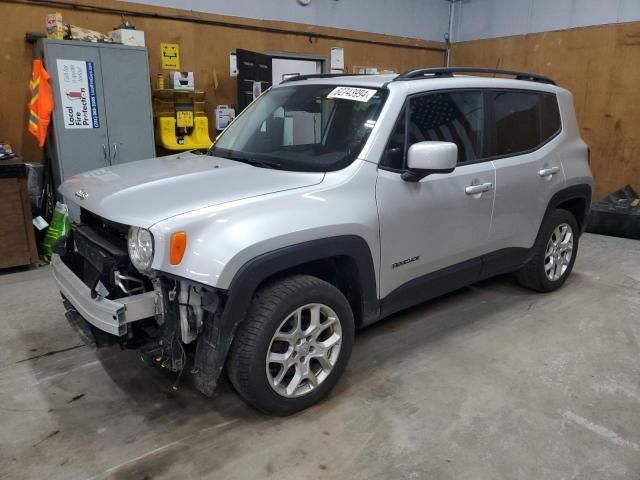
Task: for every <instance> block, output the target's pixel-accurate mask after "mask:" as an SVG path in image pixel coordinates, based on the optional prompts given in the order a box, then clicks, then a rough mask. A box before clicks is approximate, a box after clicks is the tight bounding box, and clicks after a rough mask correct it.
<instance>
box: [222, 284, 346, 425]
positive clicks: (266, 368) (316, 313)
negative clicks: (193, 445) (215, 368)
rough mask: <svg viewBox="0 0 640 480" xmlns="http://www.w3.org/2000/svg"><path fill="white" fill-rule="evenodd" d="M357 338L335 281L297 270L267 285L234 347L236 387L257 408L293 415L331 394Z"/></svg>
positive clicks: (232, 372) (231, 357)
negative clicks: (332, 283)
mask: <svg viewBox="0 0 640 480" xmlns="http://www.w3.org/2000/svg"><path fill="white" fill-rule="evenodd" d="M353 337H354V321H353V314H352V312H351V308H350V306H349V302H348V301H347V299H346V298H345V297H344V295H343V294H342V293H341V292H340V290H338V289H337V288H335V287H334V286H333V285H331V284H329V283H327V282H325V281H323V280H320V279H319V278H316V277H312V276H309V275H296V276H292V277H289V278H285V279H283V280H279V281H276V282H274V283H271V284H268V285H266V286H265V287H262V288H261V289H260V290H259V291H258V292H257V293H256V295H255V297H254V298H253V300H252V302H251V306H250V307H249V312H248V315H247V318H246V319H245V321H244V322H243V323H242V324H241V325H240V326H239V327H238V333H237V334H236V337H235V339H234V341H233V344H232V346H231V351H230V352H229V359H228V366H227V373H228V375H229V379H230V380H231V383H232V384H233V386H234V388H235V389H236V391H237V392H238V393H239V394H240V395H241V396H242V397H243V398H244V399H245V400H246V401H247V403H249V404H250V405H252V406H254V407H255V408H257V409H258V410H261V411H263V412H265V413H268V414H273V415H290V414H292V413H295V412H297V411H300V410H303V409H305V408H307V407H309V406H311V405H313V404H315V403H317V402H318V401H320V400H321V399H322V398H323V397H324V396H325V395H327V394H328V393H329V392H330V391H331V389H332V388H333V387H334V386H335V384H336V383H337V381H338V379H339V378H340V376H341V375H342V373H343V371H344V369H345V367H346V365H347V362H348V360H349V356H350V354H351V347H352V344H353Z"/></svg>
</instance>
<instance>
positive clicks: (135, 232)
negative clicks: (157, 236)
mask: <svg viewBox="0 0 640 480" xmlns="http://www.w3.org/2000/svg"><path fill="white" fill-rule="evenodd" d="M127 246H128V248H129V258H130V259H131V263H133V266H134V267H136V269H138V271H140V272H145V271H147V270H149V269H150V268H151V263H152V262H153V235H151V232H150V231H149V230H146V229H144V228H138V227H131V228H129V238H128V240H127Z"/></svg>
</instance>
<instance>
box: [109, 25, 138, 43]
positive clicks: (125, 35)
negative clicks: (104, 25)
mask: <svg viewBox="0 0 640 480" xmlns="http://www.w3.org/2000/svg"><path fill="white" fill-rule="evenodd" d="M109 38H110V39H111V41H113V42H114V43H122V44H123V45H132V46H134V47H144V32H143V31H142V30H132V29H130V28H119V29H117V30H113V31H112V32H111V33H110V34H109Z"/></svg>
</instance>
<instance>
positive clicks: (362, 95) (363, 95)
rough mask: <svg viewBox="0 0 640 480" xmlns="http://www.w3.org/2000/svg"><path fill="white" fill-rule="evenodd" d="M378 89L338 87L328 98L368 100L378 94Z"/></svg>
mask: <svg viewBox="0 0 640 480" xmlns="http://www.w3.org/2000/svg"><path fill="white" fill-rule="evenodd" d="M376 92H377V90H372V89H370V88H358V87H336V88H334V89H333V90H332V91H331V93H330V94H329V95H327V98H335V99H340V100H353V101H355V102H368V101H369V100H371V97H373V96H374V95H375V94H376Z"/></svg>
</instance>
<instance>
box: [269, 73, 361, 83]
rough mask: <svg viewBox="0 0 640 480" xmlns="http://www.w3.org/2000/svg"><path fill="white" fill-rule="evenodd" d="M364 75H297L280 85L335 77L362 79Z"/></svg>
mask: <svg viewBox="0 0 640 480" xmlns="http://www.w3.org/2000/svg"><path fill="white" fill-rule="evenodd" d="M366 75H367V74H365V73H313V74H310V75H298V76H296V77H291V78H287V79H286V80H283V81H282V82H281V83H286V82H297V81H298V80H309V79H312V78H335V77H364V76H366Z"/></svg>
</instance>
